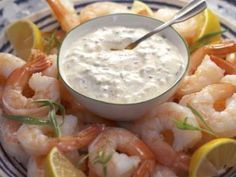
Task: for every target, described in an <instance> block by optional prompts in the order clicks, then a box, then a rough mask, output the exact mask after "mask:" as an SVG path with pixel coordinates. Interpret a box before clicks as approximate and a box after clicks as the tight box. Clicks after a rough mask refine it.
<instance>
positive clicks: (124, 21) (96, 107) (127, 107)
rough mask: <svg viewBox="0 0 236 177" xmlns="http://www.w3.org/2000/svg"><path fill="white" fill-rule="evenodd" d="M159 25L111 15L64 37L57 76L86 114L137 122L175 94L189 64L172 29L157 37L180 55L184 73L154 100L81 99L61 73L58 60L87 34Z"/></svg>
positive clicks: (145, 19)
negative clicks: (83, 107) (101, 29)
mask: <svg viewBox="0 0 236 177" xmlns="http://www.w3.org/2000/svg"><path fill="white" fill-rule="evenodd" d="M160 24H162V22H160V21H158V20H156V19H153V18H149V17H144V16H139V15H134V14H114V15H108V16H103V17H99V18H96V19H93V20H90V21H88V22H87V23H84V24H82V25H79V26H77V27H75V28H74V29H72V30H71V31H70V32H69V33H68V34H67V36H66V37H65V39H64V41H63V43H62V45H61V48H60V51H59V55H58V68H59V73H60V76H61V78H62V80H63V82H64V84H65V86H66V87H67V88H68V90H69V91H70V92H71V94H72V95H73V96H74V97H75V98H76V99H77V100H78V102H80V103H81V104H83V105H84V106H85V107H86V108H87V109H88V110H90V111H92V112H94V113H96V114H98V115H100V116H102V117H105V118H108V119H112V120H116V121H128V120H134V119H138V118H140V117H141V116H142V115H144V114H145V113H146V112H148V111H149V110H150V109H152V108H153V107H154V106H155V105H157V104H160V103H163V102H164V101H166V100H168V99H169V98H170V97H171V96H172V95H173V94H174V93H175V91H176V89H177V87H178V85H179V83H180V81H181V79H182V78H183V76H184V74H185V72H186V70H187V67H188V62H189V53H188V49H187V46H186V44H185V42H184V40H183V39H182V37H181V36H180V35H179V34H178V33H177V32H176V31H175V30H174V29H173V28H168V29H166V30H164V31H162V32H161V33H160V34H161V35H163V36H165V37H166V38H167V39H168V40H169V41H171V42H172V43H173V44H174V45H175V46H176V47H177V48H178V50H179V51H180V54H181V55H182V57H183V58H184V62H185V66H184V67H185V68H184V69H183V72H182V73H181V75H180V77H179V78H178V79H177V80H176V82H175V83H173V85H172V86H171V87H170V88H169V89H168V90H166V91H165V92H164V93H162V94H161V95H153V98H152V99H150V100H147V101H143V102H138V103H131V104H114V103H109V102H104V101H99V100H96V99H93V98H90V97H88V96H86V95H82V94H80V93H79V92H78V91H75V90H73V89H72V88H71V87H70V85H69V84H68V83H67V82H66V80H65V79H64V78H65V76H64V75H63V72H62V71H61V68H62V67H61V65H62V64H61V63H62V62H61V60H60V58H62V57H63V56H64V55H65V52H66V50H67V49H68V48H69V47H70V46H71V44H72V43H73V42H74V41H75V39H78V38H80V37H82V36H84V35H86V34H87V33H91V32H93V31H95V30H96V29H98V28H101V27H104V26H124V27H129V28H145V29H147V30H152V29H153V28H155V27H157V26H159V25H160ZM154 47H155V46H154Z"/></svg>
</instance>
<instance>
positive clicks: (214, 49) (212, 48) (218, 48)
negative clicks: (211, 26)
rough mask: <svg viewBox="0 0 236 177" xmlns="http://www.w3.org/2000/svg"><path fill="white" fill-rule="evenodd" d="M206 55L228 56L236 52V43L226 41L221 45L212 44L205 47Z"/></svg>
mask: <svg viewBox="0 0 236 177" xmlns="http://www.w3.org/2000/svg"><path fill="white" fill-rule="evenodd" d="M205 50H206V53H207V54H209V55H226V54H229V53H234V52H236V42H235V41H224V42H222V43H220V44H212V45H208V46H206V47H205Z"/></svg>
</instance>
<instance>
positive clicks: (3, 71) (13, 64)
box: [0, 53, 25, 98]
mask: <svg viewBox="0 0 236 177" xmlns="http://www.w3.org/2000/svg"><path fill="white" fill-rule="evenodd" d="M24 64H25V61H24V60H22V59H20V58H18V57H16V56H14V55H11V54H8V53H0V98H2V93H3V88H4V85H5V82H6V79H7V78H8V77H9V75H10V74H11V73H12V72H13V71H14V70H15V69H16V68H19V67H21V66H23V65H24Z"/></svg>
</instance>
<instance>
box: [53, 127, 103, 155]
mask: <svg viewBox="0 0 236 177" xmlns="http://www.w3.org/2000/svg"><path fill="white" fill-rule="evenodd" d="M104 128H105V127H104V125H99V124H95V125H92V126H90V127H88V128H86V129H84V130H82V131H81V132H79V134H78V135H77V136H73V137H61V138H60V139H59V143H58V145H57V147H58V148H59V149H60V150H61V151H64V152H67V151H72V150H76V149H80V148H83V147H85V146H88V145H89V144H90V143H91V142H92V141H93V140H94V139H95V138H96V137H97V136H98V135H99V134H100V133H101V132H102V131H103V130H104Z"/></svg>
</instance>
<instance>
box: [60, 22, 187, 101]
mask: <svg viewBox="0 0 236 177" xmlns="http://www.w3.org/2000/svg"><path fill="white" fill-rule="evenodd" d="M147 32H148V31H147V30H145V29H137V28H136V29H134V28H126V27H104V28H101V29H98V30H96V31H95V32H92V33H90V34H87V35H86V36H83V37H82V38H79V39H77V40H75V42H74V43H73V44H72V45H71V47H70V48H68V50H67V52H66V54H65V55H64V56H63V58H62V65H61V66H62V71H63V75H64V78H65V80H66V82H67V83H68V84H69V85H70V86H71V87H72V88H73V89H74V90H77V91H78V92H79V93H81V94H83V95H86V96H89V97H91V98H94V99H97V100H101V101H106V102H110V103H137V102H142V101H145V100H148V99H150V98H153V97H155V96H157V95H160V94H161V93H163V92H164V91H166V90H167V89H168V88H170V87H171V86H172V85H173V84H174V83H175V82H176V81H177V79H178V78H179V77H180V75H181V74H182V73H183V70H184V63H185V62H184V60H183V58H182V57H181V55H180V54H179V51H178V50H177V48H176V47H175V46H173V45H172V44H171V43H170V42H169V41H168V40H167V39H165V38H164V37H161V36H160V35H154V36H152V37H151V38H149V39H147V40H146V41H144V42H142V43H141V44H139V45H138V46H137V47H136V48H135V49H133V50H125V49H123V48H124V47H125V46H126V45H127V44H129V43H130V42H132V41H134V40H136V39H138V38H139V37H140V36H142V35H144V34H146V33H147ZM112 49H120V50H112Z"/></svg>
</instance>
